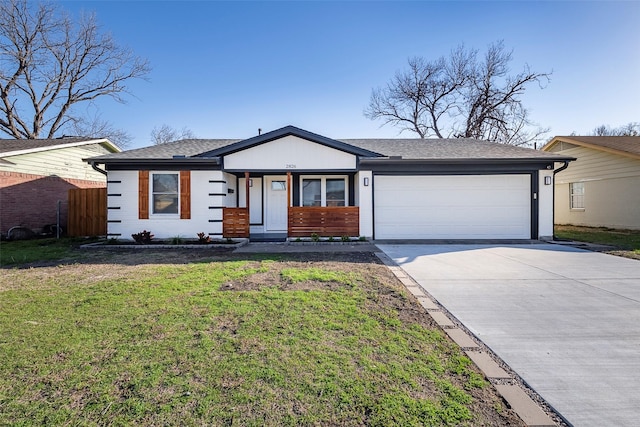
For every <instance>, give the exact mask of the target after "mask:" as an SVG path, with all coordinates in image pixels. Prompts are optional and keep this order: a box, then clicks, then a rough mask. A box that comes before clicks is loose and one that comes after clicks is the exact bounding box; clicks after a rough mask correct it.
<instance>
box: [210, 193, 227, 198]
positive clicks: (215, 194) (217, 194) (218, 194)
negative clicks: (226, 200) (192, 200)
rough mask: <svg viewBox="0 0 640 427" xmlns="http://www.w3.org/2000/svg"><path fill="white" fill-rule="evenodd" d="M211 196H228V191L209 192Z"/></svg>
mask: <svg viewBox="0 0 640 427" xmlns="http://www.w3.org/2000/svg"><path fill="white" fill-rule="evenodd" d="M209 195H210V196H225V197H226V196H227V193H209Z"/></svg>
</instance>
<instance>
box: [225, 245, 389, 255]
mask: <svg viewBox="0 0 640 427" xmlns="http://www.w3.org/2000/svg"><path fill="white" fill-rule="evenodd" d="M379 251H380V250H379V249H378V247H377V246H376V245H374V244H373V243H370V242H348V243H342V242H304V243H299V242H282V243H272V242H270V243H255V242H251V243H248V244H246V245H244V246H240V247H239V248H237V249H235V250H234V251H233V253H234V254H242V253H246V254H265V253H267V254H268V253H271V254H277V253H297V252H379Z"/></svg>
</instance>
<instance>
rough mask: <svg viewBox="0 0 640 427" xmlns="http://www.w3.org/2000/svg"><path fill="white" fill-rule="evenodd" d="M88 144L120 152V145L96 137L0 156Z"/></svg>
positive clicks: (8, 152) (6, 153) (9, 152)
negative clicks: (99, 145)
mask: <svg viewBox="0 0 640 427" xmlns="http://www.w3.org/2000/svg"><path fill="white" fill-rule="evenodd" d="M61 141H62V140H61ZM90 144H104V145H106V146H107V147H108V148H107V149H108V150H110V151H111V152H112V153H120V152H122V149H120V147H118V146H117V145H115V144H114V143H113V142H111V141H109V140H108V139H106V138H97V139H87V140H84V141H77V142H68V143H61V144H57V145H48V146H46V147H35V148H26V149H23V150H15V151H7V152H5V153H0V156H1V157H10V156H19V155H22V154H30V153H39V152H42V151H50V150H59V149H61V148H71V147H81V146H83V145H90Z"/></svg>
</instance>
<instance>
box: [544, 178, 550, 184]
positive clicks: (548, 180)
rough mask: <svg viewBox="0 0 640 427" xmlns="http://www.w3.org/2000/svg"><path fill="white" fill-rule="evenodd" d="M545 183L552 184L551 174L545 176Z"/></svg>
mask: <svg viewBox="0 0 640 427" xmlns="http://www.w3.org/2000/svg"><path fill="white" fill-rule="evenodd" d="M544 185H551V177H550V176H545V177H544Z"/></svg>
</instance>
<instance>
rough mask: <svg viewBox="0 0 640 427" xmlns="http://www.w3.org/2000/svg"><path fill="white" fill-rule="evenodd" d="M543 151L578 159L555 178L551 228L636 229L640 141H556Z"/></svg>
mask: <svg viewBox="0 0 640 427" xmlns="http://www.w3.org/2000/svg"><path fill="white" fill-rule="evenodd" d="M542 150H544V151H546V152H548V153H553V154H558V155H565V156H571V157H575V158H576V159H577V160H576V161H575V162H573V163H571V166H569V167H568V168H567V169H566V170H564V171H562V172H559V173H558V174H557V175H556V180H555V193H556V194H555V222H556V224H572V225H584V226H590V227H610V228H622V229H640V136H556V137H555V138H553V139H552V140H551V141H550V142H549V143H548V144H546V145H545V146H544V147H543V148H542Z"/></svg>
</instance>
